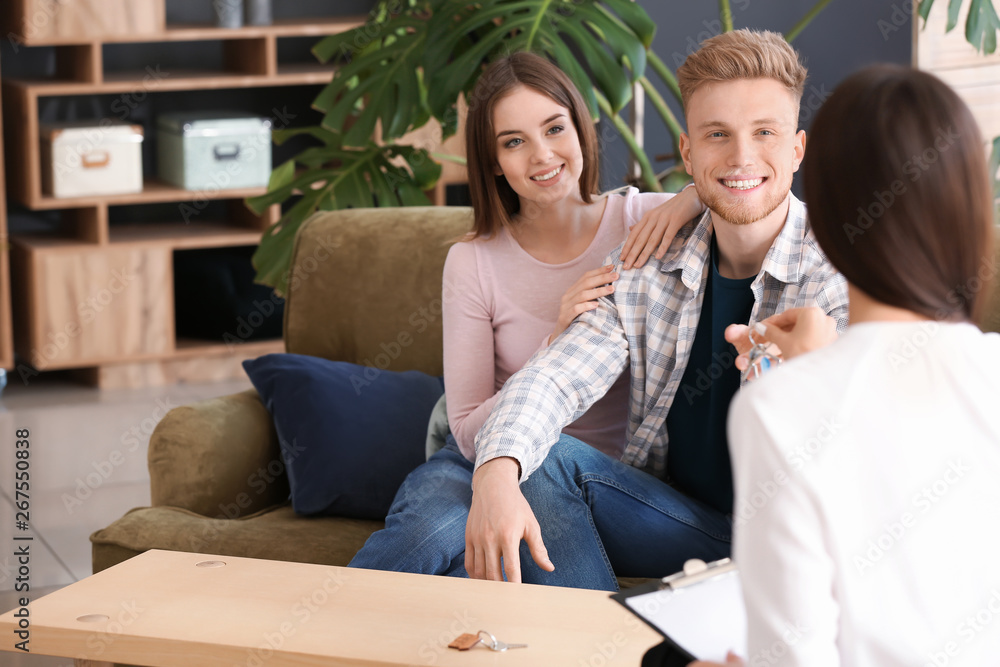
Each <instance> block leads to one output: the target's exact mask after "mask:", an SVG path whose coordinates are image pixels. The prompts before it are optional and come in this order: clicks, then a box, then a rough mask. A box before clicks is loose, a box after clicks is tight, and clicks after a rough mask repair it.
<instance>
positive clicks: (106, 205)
mask: <svg viewBox="0 0 1000 667" xmlns="http://www.w3.org/2000/svg"><path fill="white" fill-rule="evenodd" d="M363 21H364V17H344V18H323V19H316V20H310V21H308V22H279V23H277V24H275V25H272V26H262V27H247V28H241V29H236V30H226V29H220V28H215V27H206V26H169V27H167V28H166V29H165V30H164V31H163V32H162V33H160V34H152V35H150V34H143V35H141V36H137V37H134V38H133V37H127V36H125V37H122V36H118V37H113V38H108V39H106V40H100V41H99V40H94V39H85V40H83V41H80V42H74V41H71V40H66V39H61V40H59V41H51V40H50V41H48V42H46V43H47V44H49V45H53V46H54V47H55V48H54V51H55V59H56V67H55V71H56V72H57V74H56V76H55V77H53V78H51V79H47V80H37V79H36V80H28V79H25V80H4V81H3V89H2V95H3V97H4V105H5V106H4V112H5V114H6V116H7V120H8V122H7V123H6V130H5V135H6V140H7V144H8V146H7V147H8V156H9V159H8V164H16V165H18V168H17V169H12V170H10V173H9V174H8V179H7V182H8V184H9V193H10V197H11V199H12V200H14V201H17V202H18V203H20V204H22V205H24V206H25V207H27V208H29V209H31V210H36V211H59V212H60V217H61V221H62V226H61V229H62V232H61V233H60V234H59V235H58V236H50V235H46V236H17V237H16V238H14V239H13V240H12V253H13V254H12V267H13V276H14V282H15V284H16V285H17V286H18V287H17V294H16V295H15V299H14V310H15V316H14V346H15V348H16V349H17V350H18V353H19V354H20V355H21V356H23V358H24V359H25V361H27V362H29V363H30V364H31V365H32V366H34V367H35V368H36V369H38V370H56V369H81V370H80V371H79V373H80V375H81V376H82V377H84V378H85V379H86V380H88V381H90V382H92V383H94V384H97V385H100V386H136V385H146V384H157V383H169V382H176V381H185V380H187V381H204V380H213V379H223V378H226V377H238V376H242V368H241V367H240V362H241V361H242V360H243V359H245V358H248V357H253V356H258V355H260V354H263V353H266V352H274V351H281V350H282V349H283V344H282V342H281V341H264V342H252V343H251V342H247V343H243V344H239V345H234V344H232V343H225V342H211V341H193V340H185V339H179V338H178V337H177V335H176V334H175V331H174V325H175V322H174V294H173V252H174V251H175V250H178V249H198V248H213V247H233V246H249V245H256V244H257V243H258V242H259V239H260V235H261V233H262V231H263V230H264V229H266V228H267V227H268V226H269V225H270V224H271V223H272V222H274V221H276V220H277V217H278V216H279V215H280V211H279V210H278V207H272V208H271V209H270V210H269V211H267V212H265V214H264V215H261V216H257V215H254V214H253V213H252V212H251V211H249V210H248V209H246V207H245V206H244V205H243V199H244V198H246V197H248V196H252V195H257V194H261V193H262V192H263V189H261V188H254V189H239V190H220V189H218V188H217V187H213V186H212V185H211V184H208V183H207V184H206V187H205V189H204V190H202V191H190V190H184V189H181V188H176V187H174V186H171V185H168V184H166V183H163V182H161V181H159V180H157V179H156V178H155V177H149V178H147V179H146V181H145V186H144V188H143V191H142V192H140V193H136V194H129V195H112V196H94V197H79V198H68V199H57V198H54V197H52V196H49V195H46V194H45V193H43V191H42V178H41V176H42V174H41V168H42V167H41V155H40V143H39V101H40V100H43V99H44V98H52V97H67V96H79V95H86V96H90V95H103V94H127V93H134V92H136V91H141V92H143V93H159V92H170V91H197V90H218V89H247V88H263V87H278V86H302V85H317V84H323V83H326V82H327V81H329V80H330V78H331V76H332V74H333V71H334V70H333V68H332V67H328V66H323V65H319V64H311V63H298V62H292V63H283V62H279V40H281V39H284V38H301V37H315V38H317V39H319V38H320V37H321V36H323V35H329V34H336V33H339V32H342V31H345V30H349V29H351V28H353V27H355V26H358V25H361V24H362V23H363ZM206 41H212V42H219V43H221V49H222V63H221V69H220V68H219V63H213V64H212V66H209V67H206V69H204V70H196V71H191V70H188V71H182V70H179V69H171V70H170V71H169V72H158V71H157V70H156V69H155V68H154V67H153V66H150V67H148V68H142V69H140V68H137V69H136V70H135V71H127V72H121V71H108V69H107V68H106V66H105V62H104V56H105V47H106V46H107V45H112V44H122V43H135V44H138V43H151V44H159V43H171V44H175V45H176V43H183V42H206ZM150 139H151V138H150V137H147V139H146V140H147V141H149V140H150ZM0 196H2V194H0ZM199 200H201V201H205V200H216V201H217V200H224V201H226V202H227V203H228V206H227V209H228V214H227V215H226V216H225V217H224V218H223V219H218V218H213V219H207V216H204V217H206V219H202V217H203V216H200V215H199V216H195V217H194V218H193V219H191V220H182V219H181V216H178V219H177V220H176V221H175V222H144V221H141V220H136V221H135V223H134V224H110V222H109V218H111V217H112V216H111V215H110V212H111V210H112V209H114V207H118V206H132V205H137V204H139V205H142V204H163V203H179V204H180V203H183V202H191V201H199ZM4 210H5V207H3V206H0V231H2V230H3V228H2V224H3V211H4ZM6 261H7V253H6V251H4V252H3V253H0V309H2V308H4V306H5V304H6V307H7V308H8V310H9V303H10V299H9V284H8V282H7V280H6V275H7V270H6ZM5 294H6V295H8V298H7V299H6V300H5V298H4V295H5ZM105 301H106V303H105ZM10 321H11V318H10V316H9V314H8V315H6V316H4V315H2V314H0V325H3V326H0V361H5V362H6V363H8V364H9V363H10V362H9V361H7V360H9V359H12V354H11V353H10V352H9V349H10V335H9V333H7V334H5V332H4V329H6V330H9V329H10V326H9V323H10ZM5 341H6V342H5ZM4 345H6V348H5V347H4ZM5 350H6V351H5Z"/></svg>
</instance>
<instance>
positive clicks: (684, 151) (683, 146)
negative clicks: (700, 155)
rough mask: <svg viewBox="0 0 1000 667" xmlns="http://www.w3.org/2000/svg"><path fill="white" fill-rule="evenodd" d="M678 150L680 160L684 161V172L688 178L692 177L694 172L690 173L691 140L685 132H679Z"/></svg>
mask: <svg viewBox="0 0 1000 667" xmlns="http://www.w3.org/2000/svg"><path fill="white" fill-rule="evenodd" d="M678 148H680V150H681V159H682V160H684V170H685V171H687V173H688V175H689V176H694V172H693V171H691V139H690V138H688V135H687V132H681V136H680V143H678Z"/></svg>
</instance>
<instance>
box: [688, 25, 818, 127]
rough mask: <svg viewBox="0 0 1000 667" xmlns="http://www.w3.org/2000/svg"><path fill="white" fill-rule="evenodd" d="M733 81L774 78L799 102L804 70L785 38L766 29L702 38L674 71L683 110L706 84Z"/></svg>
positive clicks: (735, 31) (804, 76)
mask: <svg viewBox="0 0 1000 667" xmlns="http://www.w3.org/2000/svg"><path fill="white" fill-rule="evenodd" d="M737 79H774V80H775V81H778V82H779V83H781V84H782V85H784V86H785V87H786V88H787V89H788V90H789V91H790V92H792V93H793V94H794V95H795V106H796V108H797V107H798V104H799V101H800V100H801V99H802V88H803V87H804V86H805V82H806V68H805V67H804V66H803V65H802V62H801V61H800V60H799V56H798V54H797V53H796V52H795V49H793V48H792V47H791V46H790V45H789V44H788V42H786V41H785V38H784V37H782V36H781V35H780V34H778V33H776V32H770V31H767V30H749V29H746V28H744V29H742V30H733V31H731V32H724V33H722V34H721V35H716V36H715V37H711V38H709V39H706V40H705V41H704V42H702V43H701V48H700V49H698V50H697V51H695V52H694V53H692V54H691V55H690V56H688V58H687V60H685V61H684V64H683V65H681V66H680V67H679V68H678V69H677V83H678V84H679V86H680V89H681V100H682V101H683V102H684V109H685V111H686V110H687V107H688V104H689V103H690V102H691V96H692V95H693V94H694V91H696V90H698V88H699V87H700V86H702V85H703V84H706V83H717V82H721V81H734V80H737Z"/></svg>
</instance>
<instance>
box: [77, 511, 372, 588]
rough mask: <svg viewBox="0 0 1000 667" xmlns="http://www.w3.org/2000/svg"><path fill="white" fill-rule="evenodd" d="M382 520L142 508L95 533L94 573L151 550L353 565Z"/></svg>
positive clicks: (276, 513) (293, 514)
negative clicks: (216, 515) (231, 516)
mask: <svg viewBox="0 0 1000 667" xmlns="http://www.w3.org/2000/svg"><path fill="white" fill-rule="evenodd" d="M383 525H384V524H383V522H381V521H363V520H357V519H343V518H332V517H323V518H315V519H312V518H304V517H300V516H297V515H296V514H295V513H294V512H293V511H292V508H291V507H290V506H289V505H288V504H287V503H286V504H284V505H278V506H274V507H270V508H268V509H266V510H262V511H260V512H257V513H255V514H251V515H248V516H243V517H240V518H239V519H235V520H233V519H224V518H216V519H210V518H208V517H205V516H202V515H200V514H195V513H194V512H190V511H188V510H185V509H180V508H177V507H137V508H135V509H133V510H131V511H130V512H129V513H128V514H126V515H125V516H123V517H122V518H120V519H118V520H117V521H115V522H114V523H113V524H111V525H110V526H108V527H107V528H104V529H102V530H99V531H97V532H96V533H94V534H93V535H91V536H90V541H91V543H92V545H93V568H94V572H100V571H101V570H104V569H106V568H109V567H111V566H112V565H117V564H118V563H120V562H121V561H123V560H126V559H128V558H131V557H132V556H136V555H138V554H140V553H142V552H144V551H147V550H149V549H167V550H170V551H187V552H192V553H205V554H217V555H221V556H244V557H247V558H265V559H268V560H285V561H294V562H298V563H319V564H322V565H347V563H348V562H350V560H351V558H353V557H354V554H355V553H357V551H358V549H360V548H361V547H362V546H363V545H364V543H365V540H367V539H368V536H369V535H371V533H372V532H374V531H376V530H379V529H380V528H382V527H383Z"/></svg>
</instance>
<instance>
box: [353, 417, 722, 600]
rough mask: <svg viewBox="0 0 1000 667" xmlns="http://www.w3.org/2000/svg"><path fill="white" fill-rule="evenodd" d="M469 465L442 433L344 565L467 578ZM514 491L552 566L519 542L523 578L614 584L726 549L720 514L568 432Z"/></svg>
mask: <svg viewBox="0 0 1000 667" xmlns="http://www.w3.org/2000/svg"><path fill="white" fill-rule="evenodd" d="M472 469H473V464H472V462H471V461H469V460H468V459H466V458H465V457H464V456H462V454H461V453H460V452H459V450H458V445H457V444H455V442H454V439H453V438H452V437H451V436H448V445H447V446H446V447H445V448H444V449H442V450H440V451H439V452H437V453H436V454H435V455H434V456H432V457H431V458H430V459H428V461H427V462H426V463H424V464H423V465H421V466H419V467H418V468H417V469H416V470H414V471H413V472H411V473H410V474H409V476H407V478H406V480H405V481H404V482H403V485H402V486H401V487H400V489H399V491H398V492H397V493H396V497H395V499H394V500H393V503H392V507H391V508H390V510H389V516H387V517H386V520H385V529H384V530H380V531H378V532H376V533H374V534H373V535H372V536H371V537H370V538H368V541H367V542H366V543H365V546H364V547H363V548H362V549H361V551H359V552H358V554H357V555H356V556H355V557H354V559H353V560H351V562H350V567H363V568H368V569H374V570H394V571H399V572H416V573H419V574H443V575H450V576H459V577H466V576H468V574H467V573H466V571H465V524H466V522H467V521H468V518H469V507H470V506H471V503H472V486H471V484H472ZM521 492H522V493H523V494H524V496H525V498H526V499H527V500H528V503H529V504H530V505H531V508H532V511H533V512H534V513H535V518H536V519H537V520H538V523H539V525H540V527H541V531H542V539H543V540H544V542H545V547H546V549H547V550H548V553H549V558H550V559H551V560H552V563H553V564H554V565H555V566H556V569H555V571H554V572H545V571H544V570H542V569H541V568H539V567H538V566H537V565H535V562H534V561H533V560H532V558H531V554H530V553H529V551H528V548H527V545H525V544H524V543H522V544H521V551H520V554H521V578H522V581H524V582H526V583H536V584H545V585H549V586H569V587H575V588H593V589H598V590H617V588H618V581H617V578H616V575H617V576H622V577H662V576H665V575H667V574H671V573H673V572H677V571H678V570H680V569H681V567H682V566H683V565H684V561H685V560H687V559H689V558H701V559H702V560H705V561H709V560H715V559H718V558H724V557H726V556H728V555H729V551H730V544H729V540H730V533H731V523H730V521H729V519H728V517H726V516H725V515H723V514H722V513H721V512H719V511H717V510H715V509H713V508H711V507H709V506H707V505H704V504H702V503H700V502H698V501H697V500H694V499H692V498H689V497H688V496H685V495H684V494H682V493H681V492H679V491H677V490H675V489H674V488H673V487H671V486H669V485H667V484H665V483H663V482H662V481H660V480H659V479H656V478H655V477H653V476H652V475H649V474H647V473H644V472H642V471H641V470H638V469H636V468H633V467H631V466H628V465H625V464H624V463H622V462H620V461H616V460H614V459H612V458H611V457H609V456H608V455H606V454H604V453H602V452H599V451H597V450H596V449H594V448H593V447H591V446H590V445H587V444H585V443H583V442H581V441H579V440H577V439H575V438H572V437H570V436H567V435H564V436H562V437H561V438H560V439H559V441H558V442H557V443H556V444H555V445H554V446H553V447H552V449H551V451H550V452H549V455H548V456H547V457H546V459H545V461H544V463H542V466H541V467H540V468H539V469H538V470H536V471H535V472H534V473H533V474H532V475H531V477H529V478H528V479H527V481H525V482H524V483H523V484H522V485H521Z"/></svg>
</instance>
